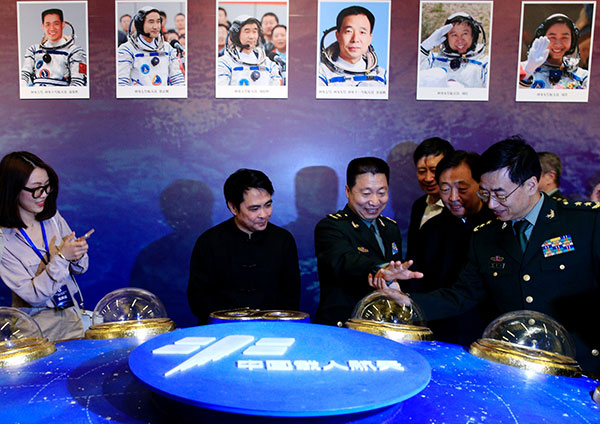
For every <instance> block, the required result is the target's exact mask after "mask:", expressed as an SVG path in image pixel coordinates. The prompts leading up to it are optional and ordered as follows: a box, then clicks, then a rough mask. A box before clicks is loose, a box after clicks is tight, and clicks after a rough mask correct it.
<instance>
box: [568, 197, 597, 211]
mask: <svg viewBox="0 0 600 424" xmlns="http://www.w3.org/2000/svg"><path fill="white" fill-rule="evenodd" d="M558 203H559V204H560V205H561V206H562V207H568V208H573V209H594V210H600V202H591V201H583V200H578V201H576V202H573V201H569V200H566V199H562V200H558Z"/></svg>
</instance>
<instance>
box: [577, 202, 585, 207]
mask: <svg viewBox="0 0 600 424" xmlns="http://www.w3.org/2000/svg"><path fill="white" fill-rule="evenodd" d="M581 205H583V202H575V206H581Z"/></svg>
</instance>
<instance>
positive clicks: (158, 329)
mask: <svg viewBox="0 0 600 424" xmlns="http://www.w3.org/2000/svg"><path fill="white" fill-rule="evenodd" d="M174 328H175V324H174V323H173V321H171V320H170V319H169V318H168V317H167V311H166V309H165V307H164V305H163V303H162V302H161V301H160V299H159V298H158V297H157V296H155V295H154V294H152V293H150V292H149V291H147V290H143V289H140V288H135V287H126V288H122V289H118V290H115V291H112V292H110V293H108V294H107V295H106V296H104V297H103V298H102V299H100V301H99V302H98V304H97V305H96V307H95V308H94V313H93V314H92V326H91V327H90V328H89V330H88V331H86V334H85V336H86V338H91V339H106V338H119V337H142V338H144V337H146V336H151V335H155V334H160V333H165V332H167V331H171V330H173V329H174Z"/></svg>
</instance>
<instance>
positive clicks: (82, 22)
mask: <svg viewBox="0 0 600 424" xmlns="http://www.w3.org/2000/svg"><path fill="white" fill-rule="evenodd" d="M87 6H88V5H87V1H53V2H45V1H44V2H42V1H36V2H29V1H27V2H25V1H18V2H17V33H18V36H17V38H18V49H19V96H20V98H21V99H89V98H90V73H89V63H90V59H89V25H88V7H87ZM53 8H57V9H60V10H61V11H62V12H63V21H64V22H65V23H66V25H65V26H64V28H63V30H62V35H63V39H64V40H65V43H62V44H61V46H64V47H61V46H57V47H55V48H44V47H42V46H41V42H42V41H43V40H44V39H45V36H44V35H42V38H40V34H43V33H42V30H41V28H40V29H39V30H36V32H35V34H33V32H31V33H30V32H28V31H24V30H23V28H30V27H31V26H32V25H31V23H32V22H39V23H40V24H41V23H42V22H41V13H42V12H43V11H45V10H48V9H53ZM38 31H39V32H38ZM70 38H72V41H69V39H70ZM44 52H49V53H46V54H44V55H43V56H41V57H42V58H43V60H42V59H40V55H41V54H42V53H44ZM53 52H58V53H56V54H55V53H53ZM59 54H60V57H64V56H65V55H67V56H68V57H69V60H71V59H70V58H71V57H77V56H79V57H81V55H84V56H83V63H82V62H76V61H74V63H73V65H72V66H75V68H73V69H76V72H77V74H78V75H80V76H79V77H77V80H78V81H79V82H81V81H82V80H83V81H85V85H72V84H71V83H72V81H69V84H67V85H33V81H32V80H31V79H30V78H31V77H29V81H30V82H29V83H27V82H25V79H26V78H27V75H30V76H31V75H35V74H36V73H39V76H37V77H35V79H44V78H47V79H48V80H51V79H52V78H53V77H54V76H55V75H56V74H57V70H56V68H55V67H53V66H52V65H53V64H52V58H53V57H54V56H55V55H56V56H58V55H59ZM26 56H27V57H26ZM47 58H48V59H47ZM55 60H56V59H55ZM69 66H71V65H69ZM69 75H70V76H71V75H72V74H71V73H69ZM63 78H64V77H63ZM51 84H53V83H51ZM57 84H60V83H58V82H57Z"/></svg>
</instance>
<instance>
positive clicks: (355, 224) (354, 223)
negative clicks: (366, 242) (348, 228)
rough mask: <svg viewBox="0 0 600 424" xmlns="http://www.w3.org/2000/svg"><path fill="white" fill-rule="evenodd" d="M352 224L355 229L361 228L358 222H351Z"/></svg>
mask: <svg viewBox="0 0 600 424" xmlns="http://www.w3.org/2000/svg"><path fill="white" fill-rule="evenodd" d="M350 222H351V224H352V226H353V227H354V228H358V227H359V225H358V224H357V223H356V222H354V221H350Z"/></svg>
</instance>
